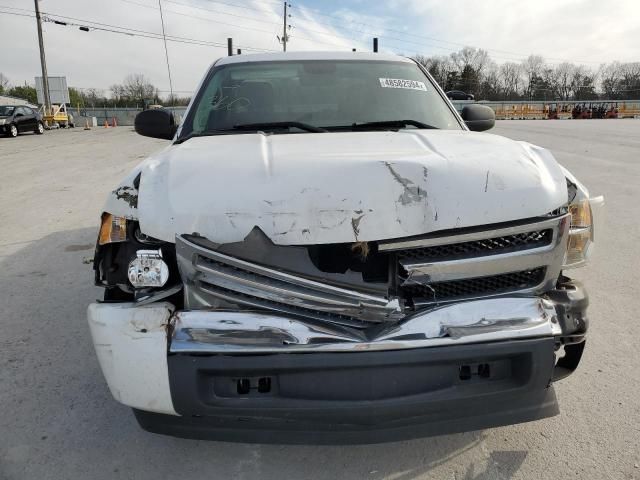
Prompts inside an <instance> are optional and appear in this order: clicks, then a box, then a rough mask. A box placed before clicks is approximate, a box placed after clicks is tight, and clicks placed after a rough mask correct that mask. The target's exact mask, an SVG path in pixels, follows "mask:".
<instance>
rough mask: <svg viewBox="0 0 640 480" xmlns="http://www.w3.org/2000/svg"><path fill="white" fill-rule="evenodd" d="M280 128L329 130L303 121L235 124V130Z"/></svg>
mask: <svg viewBox="0 0 640 480" xmlns="http://www.w3.org/2000/svg"><path fill="white" fill-rule="evenodd" d="M280 128H298V129H300V130H304V131H305V132H312V133H322V132H327V131H328V130H325V129H324V128H320V127H316V126H315V125H310V124H308V123H302V122H263V123H245V124H242V125H234V126H233V130H271V129H280Z"/></svg>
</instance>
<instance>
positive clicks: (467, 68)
mask: <svg viewBox="0 0 640 480" xmlns="http://www.w3.org/2000/svg"><path fill="white" fill-rule="evenodd" d="M414 59H415V60H416V61H418V62H419V63H421V64H422V65H424V67H425V68H426V69H427V70H428V71H429V73H431V75H432V76H433V77H434V79H435V80H436V81H437V82H438V83H439V84H440V86H441V87H442V88H443V89H444V90H445V91H449V90H462V91H464V92H466V93H471V94H473V95H475V98H476V100H494V101H501V100H507V101H511V100H538V101H539V100H543V101H553V100H574V101H589V100H598V99H606V100H637V99H640V62H626V63H621V62H611V63H607V64H603V65H601V66H600V67H599V68H591V67H586V66H584V65H579V64H575V63H571V62H563V63H560V64H551V63H548V62H546V61H545V59H544V58H543V57H541V56H540V55H530V56H529V57H527V58H526V59H525V60H523V61H521V62H512V61H509V62H505V63H501V64H498V63H496V62H495V61H494V60H493V59H492V58H491V57H490V55H489V53H488V52H487V51H486V50H483V49H480V48H471V47H464V48H462V49H461V50H459V51H457V52H453V53H451V54H450V55H435V56H424V55H416V56H415V57H414ZM0 94H5V95H11V96H14V97H19V98H23V99H25V100H27V101H28V102H31V103H34V104H35V103H37V96H36V90H35V88H34V87H33V86H31V85H27V84H26V83H25V84H24V85H16V86H11V84H10V82H9V80H8V79H7V77H6V76H4V75H3V74H2V73H0ZM69 97H70V100H71V106H72V107H81V108H82V107H84V108H87V107H94V108H100V107H106V108H108V107H111V108H112V107H135V108H143V107H145V106H147V105H150V104H156V105H164V106H172V105H175V106H184V105H187V104H188V103H189V100H190V98H189V97H178V96H174V97H173V98H172V97H171V96H170V95H167V96H165V97H162V96H161V95H160V92H159V90H158V89H157V87H155V86H154V85H153V84H152V83H151V82H150V81H149V80H148V79H147V78H146V77H145V76H144V75H142V74H139V73H136V74H131V75H127V76H126V77H125V79H124V80H123V82H122V83H117V84H113V85H112V86H111V87H110V88H109V90H108V94H107V92H105V91H104V90H100V89H95V88H88V89H80V88H72V87H70V88H69Z"/></svg>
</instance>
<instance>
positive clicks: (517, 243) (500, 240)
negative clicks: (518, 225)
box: [398, 228, 553, 261]
mask: <svg viewBox="0 0 640 480" xmlns="http://www.w3.org/2000/svg"><path fill="white" fill-rule="evenodd" d="M552 240H553V230H552V229H550V228H547V229H545V230H535V231H532V232H523V233H515V234H512V235H504V236H500V237H493V238H487V239H482V240H473V241H469V242H461V243H450V244H446V245H434V246H432V247H421V248H420V247H419V248H410V249H406V250H401V251H399V252H398V257H399V258H400V259H407V260H409V259H416V258H419V259H421V260H424V261H431V260H459V259H464V258H473V257H478V256H484V255H499V254H505V253H514V252H520V251H523V250H529V249H533V248H540V247H545V246H548V245H550V244H551V242H552Z"/></svg>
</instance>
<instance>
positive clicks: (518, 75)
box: [499, 62, 522, 100]
mask: <svg viewBox="0 0 640 480" xmlns="http://www.w3.org/2000/svg"><path fill="white" fill-rule="evenodd" d="M499 72H500V83H501V86H502V92H503V95H504V98H505V99H506V100H515V99H516V98H518V96H519V95H520V86H521V79H522V65H520V64H517V63H514V62H506V63H503V64H502V65H500V70H499Z"/></svg>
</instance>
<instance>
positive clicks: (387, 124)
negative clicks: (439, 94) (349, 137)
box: [331, 120, 438, 130]
mask: <svg viewBox="0 0 640 480" xmlns="http://www.w3.org/2000/svg"><path fill="white" fill-rule="evenodd" d="M406 126H411V127H416V128H421V129H437V128H438V127H434V126H433V125H428V124H426V123H422V122H419V121H418V120H385V121H382V122H365V123H353V124H351V125H345V126H339V127H331V128H335V129H340V130H342V129H345V130H367V129H369V128H372V129H375V128H388V129H400V128H403V127H406Z"/></svg>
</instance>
